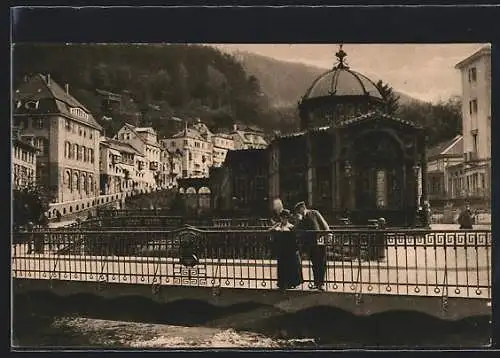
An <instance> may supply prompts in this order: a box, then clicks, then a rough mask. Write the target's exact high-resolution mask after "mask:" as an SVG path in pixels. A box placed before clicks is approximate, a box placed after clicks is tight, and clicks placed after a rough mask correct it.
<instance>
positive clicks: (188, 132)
mask: <svg viewBox="0 0 500 358" xmlns="http://www.w3.org/2000/svg"><path fill="white" fill-rule="evenodd" d="M171 138H193V139H198V140H203V141H204V140H205V138H203V137H202V135H201V134H200V132H198V131H197V130H195V129H193V128H185V129H183V130H181V131H180V132H178V133H176V134H174V135H173V136H172V137H171Z"/></svg>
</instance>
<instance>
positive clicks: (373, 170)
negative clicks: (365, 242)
mask: <svg viewBox="0 0 500 358" xmlns="http://www.w3.org/2000/svg"><path fill="white" fill-rule="evenodd" d="M345 56H346V54H345V52H344V51H342V49H340V51H339V52H338V53H337V57H338V61H339V62H338V64H337V65H336V66H335V67H334V68H333V69H332V70H330V71H328V72H326V73H325V74H323V75H321V76H320V77H319V78H318V79H317V80H315V81H314V82H313V84H312V85H311V87H310V88H309V89H308V91H307V92H306V94H305V95H304V97H303V98H302V100H301V101H300V103H299V111H300V116H301V127H302V128H301V129H302V131H301V132H299V133H295V134H292V135H289V136H285V137H279V138H276V139H275V140H274V141H273V143H271V145H270V148H269V155H270V161H269V162H270V165H269V174H270V175H269V198H270V199H271V200H270V202H272V199H276V198H281V199H282V201H283V203H284V205H285V207H289V208H290V207H293V205H294V204H295V203H296V202H298V201H300V200H304V201H306V202H307V203H308V204H309V206H311V207H313V208H316V209H319V210H321V211H322V212H323V213H324V214H325V216H327V217H328V218H329V221H330V222H331V223H333V222H335V221H336V219H338V218H340V217H343V216H345V215H347V214H348V215H349V217H350V218H351V220H352V221H353V222H354V223H359V224H366V223H367V222H368V220H370V219H375V218H379V217H384V218H385V219H386V221H387V223H388V224H389V225H392V226H407V225H412V224H414V223H415V222H416V219H417V216H416V215H417V209H418V206H419V205H421V204H422V202H423V201H424V199H425V198H426V185H425V183H419V181H420V180H423V181H425V173H426V171H427V169H426V166H427V163H426V158H425V135H424V131H423V129H422V128H420V127H418V126H416V125H415V124H413V123H410V122H407V121H404V120H401V119H399V118H396V117H392V116H389V115H387V114H386V113H384V112H385V104H384V101H383V99H382V95H381V94H380V92H379V91H378V90H377V87H376V86H375V84H374V83H373V82H372V81H370V80H369V79H368V78H367V77H365V76H363V75H361V74H359V73H357V72H355V71H352V70H350V69H349V68H348V66H347V65H346V64H345V62H344V58H345ZM422 178H423V179H422ZM420 184H421V185H420ZM419 187H421V188H422V192H421V193H419Z"/></svg>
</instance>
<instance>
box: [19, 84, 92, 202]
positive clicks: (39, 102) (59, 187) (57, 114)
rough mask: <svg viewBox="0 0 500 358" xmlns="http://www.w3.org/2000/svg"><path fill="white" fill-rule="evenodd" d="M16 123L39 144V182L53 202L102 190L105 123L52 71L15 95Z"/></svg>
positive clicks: (88, 196) (29, 138)
mask: <svg viewBox="0 0 500 358" xmlns="http://www.w3.org/2000/svg"><path fill="white" fill-rule="evenodd" d="M14 101H15V106H14V118H13V120H14V125H15V126H16V127H19V128H20V131H21V135H22V138H24V139H25V140H28V141H30V142H31V143H33V144H34V145H35V146H37V147H38V148H39V155H38V157H37V170H36V171H37V181H38V183H39V184H40V185H42V186H44V187H45V188H46V189H47V191H48V193H49V195H50V196H51V197H52V201H53V202H65V201H73V200H80V199H86V198H93V197H95V196H97V195H98V194H99V180H98V178H99V160H98V158H99V138H100V133H101V131H102V127H101V126H100V125H99V124H98V123H97V122H96V120H95V119H94V117H93V116H92V114H91V113H90V111H89V110H88V109H87V108H85V106H84V105H82V104H81V103H80V102H79V101H78V100H77V99H76V98H74V97H73V96H72V95H71V94H70V91H69V86H68V85H67V84H66V85H65V88H64V89H63V88H62V87H61V86H59V84H57V83H56V82H55V81H54V80H53V79H51V77H50V75H47V76H44V75H41V74H37V75H34V76H31V77H29V78H26V80H25V81H24V82H23V83H22V84H21V85H20V86H19V88H18V89H17V90H16V92H15V94H14Z"/></svg>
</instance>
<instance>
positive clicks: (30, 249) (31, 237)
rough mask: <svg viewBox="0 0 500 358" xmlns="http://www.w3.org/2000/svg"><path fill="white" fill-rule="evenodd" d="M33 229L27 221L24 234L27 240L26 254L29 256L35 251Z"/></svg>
mask: <svg viewBox="0 0 500 358" xmlns="http://www.w3.org/2000/svg"><path fill="white" fill-rule="evenodd" d="M33 228H34V225H33V223H32V222H31V221H28V222H27V223H26V232H28V233H29V234H28V240H27V243H28V245H27V246H28V252H27V253H28V254H31V253H32V252H33V251H34V250H36V243H35V235H34V233H33Z"/></svg>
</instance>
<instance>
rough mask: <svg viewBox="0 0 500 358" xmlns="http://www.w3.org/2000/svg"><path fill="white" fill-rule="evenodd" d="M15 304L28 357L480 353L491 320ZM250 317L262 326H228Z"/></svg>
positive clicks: (68, 302) (323, 310)
mask: <svg viewBox="0 0 500 358" xmlns="http://www.w3.org/2000/svg"><path fill="white" fill-rule="evenodd" d="M14 302H15V306H14V315H13V344H14V346H17V347H25V348H26V347H29V348H32V349H40V348H54V347H55V348H66V349H68V348H75V349H88V348H101V349H109V348H113V349H115V348H136V349H165V348H190V349H191V348H252V349H253V348H271V349H279V348H377V347H386V348H387V347H399V348H409V347H422V348H426V347H428V348H431V347H434V348H439V347H457V348H458V347H460V348H478V347H484V346H488V344H489V337H490V334H491V327H490V324H489V320H490V318H489V317H470V318H468V319H464V320H461V321H458V322H447V321H442V320H438V319H436V318H433V317H430V316H426V315H423V314H419V313H416V312H387V313H384V314H377V315H373V316H367V317H358V316H355V315H353V314H350V313H348V312H345V311H342V310H339V309H335V308H331V307H316V308H314V309H308V310H305V311H302V312H297V313H295V314H282V315H278V316H277V315H275V314H274V315H271V314H269V316H272V317H271V318H268V319H266V316H267V313H266V311H265V310H264V314H263V313H262V312H263V310H262V307H256V306H251V305H242V306H239V307H233V308H230V309H214V308H213V307H208V306H205V305H204V304H203V303H199V302H193V301H190V302H188V301H186V302H177V303H174V304H170V305H168V306H167V305H159V304H155V303H153V302H149V301H148V300H146V299H142V298H126V299H123V298H122V299H115V300H105V299H101V298H97V297H93V296H82V297H76V298H75V297H74V296H73V297H71V298H60V297H57V296H53V295H50V294H47V293H39V294H36V295H30V296H26V295H23V296H16V298H15V301H14ZM252 310H255V311H257V310H258V312H260V313H259V314H260V315H262V319H260V320H251V323H249V322H248V321H244V320H238V319H234V320H232V319H231V318H229V319H228V317H233V316H234V317H241V316H245V315H241V314H238V313H241V312H250V313H251V312H252ZM273 310H274V308H272V307H269V308H268V311H269V313H275V312H274V311H273ZM271 311H273V312H271ZM250 315H251V314H250ZM247 316H248V315H247Z"/></svg>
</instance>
